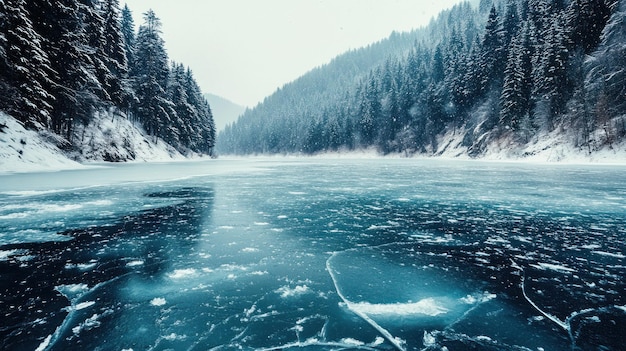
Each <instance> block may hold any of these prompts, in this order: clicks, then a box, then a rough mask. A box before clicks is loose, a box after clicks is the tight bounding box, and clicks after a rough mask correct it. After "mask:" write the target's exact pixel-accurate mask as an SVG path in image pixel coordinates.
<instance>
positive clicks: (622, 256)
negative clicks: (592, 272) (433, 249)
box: [591, 250, 626, 258]
mask: <svg viewBox="0 0 626 351" xmlns="http://www.w3.org/2000/svg"><path fill="white" fill-rule="evenodd" d="M591 252H592V253H594V254H596V255H601V256H608V257H613V258H626V255H624V254H621V253H613V252H606V251H597V250H596V251H591Z"/></svg>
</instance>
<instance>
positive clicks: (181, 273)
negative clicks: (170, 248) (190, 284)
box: [167, 268, 198, 279]
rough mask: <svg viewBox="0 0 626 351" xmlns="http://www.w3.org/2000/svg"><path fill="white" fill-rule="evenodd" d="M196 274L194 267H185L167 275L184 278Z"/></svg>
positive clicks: (173, 277)
mask: <svg viewBox="0 0 626 351" xmlns="http://www.w3.org/2000/svg"><path fill="white" fill-rule="evenodd" d="M197 274H198V271H196V270H195V269H194V268H186V269H176V270H174V272H172V273H169V274H168V275H167V276H168V277H170V278H171V279H186V278H190V277H194V276H196V275H197Z"/></svg>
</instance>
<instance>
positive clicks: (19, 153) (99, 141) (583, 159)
mask: <svg viewBox="0 0 626 351" xmlns="http://www.w3.org/2000/svg"><path fill="white" fill-rule="evenodd" d="M463 136H464V133H460V132H457V133H453V132H450V133H447V134H445V135H443V136H442V137H441V138H440V139H439V143H438V144H439V149H438V150H436V151H435V152H434V154H435V155H437V157H442V158H454V159H470V156H468V151H469V150H468V148H467V147H465V146H463V145H462V141H463ZM61 141H62V139H60V138H59V137H58V136H56V135H54V134H52V133H49V132H43V133H38V132H35V131H32V130H27V129H25V128H24V127H23V126H22V125H21V124H20V123H19V122H18V121H17V120H15V119H14V118H12V117H10V116H8V115H6V114H3V113H0V174H1V173H12V172H39V171H58V170H65V169H76V168H82V167H88V166H90V164H93V163H94V162H104V161H126V162H129V161H136V162H151V161H159V162H164V161H173V160H184V159H188V158H197V157H199V155H195V154H192V155H183V154H181V153H180V152H178V151H177V150H175V149H174V148H173V147H172V146H170V145H168V144H167V143H165V142H163V141H162V140H160V139H154V138H153V137H147V136H146V134H145V132H144V131H142V130H141V128H140V127H138V126H137V125H135V124H134V123H132V122H131V121H129V120H128V119H126V118H124V117H122V116H115V115H114V114H112V113H100V114H98V115H96V116H95V118H94V119H93V120H92V122H91V123H90V124H89V125H87V126H78V127H77V128H76V130H75V132H74V143H75V144H78V145H80V147H76V148H74V149H73V150H72V151H69V152H63V151H61V150H59V148H58V147H57V146H56V145H58V144H59V143H60V142H61ZM77 141H78V142H77ZM401 156H402V155H397V154H396V155H389V156H387V157H401ZM317 157H349V158H377V157H380V155H379V154H377V152H376V151H375V150H362V151H347V152H337V153H330V154H323V155H317ZM481 159H483V160H490V161H519V162H533V163H543V162H548V163H554V162H559V163H598V164H626V142H622V143H619V144H613V145H612V146H611V147H604V148H602V149H600V150H597V151H594V152H592V153H589V151H588V150H584V149H580V148H576V147H574V146H573V145H572V144H571V142H570V141H569V140H568V139H567V137H566V135H564V134H562V133H558V132H556V131H555V132H552V133H548V134H545V135H543V136H541V137H538V138H537V139H536V140H534V141H532V142H530V143H529V144H527V145H525V146H523V147H520V146H519V145H514V144H512V143H507V142H506V141H505V142H502V144H496V143H491V144H490V147H489V149H488V150H487V152H486V153H484V155H483V156H481ZM75 160H78V162H77V161H75Z"/></svg>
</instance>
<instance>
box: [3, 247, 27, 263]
mask: <svg viewBox="0 0 626 351" xmlns="http://www.w3.org/2000/svg"><path fill="white" fill-rule="evenodd" d="M27 253H28V251H26V250H19V249H14V250H0V261H8V260H9V257H13V256H20V255H25V254H27Z"/></svg>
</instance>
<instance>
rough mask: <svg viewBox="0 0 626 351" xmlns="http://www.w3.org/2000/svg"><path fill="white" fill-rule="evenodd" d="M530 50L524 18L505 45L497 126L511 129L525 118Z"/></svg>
mask: <svg viewBox="0 0 626 351" xmlns="http://www.w3.org/2000/svg"><path fill="white" fill-rule="evenodd" d="M532 50H533V48H532V46H531V41H530V35H529V23H528V22H527V21H524V22H523V24H522V26H521V27H520V28H519V29H518V31H517V34H516V35H515V36H514V37H513V39H512V40H511V44H510V46H509V55H508V59H507V64H506V69H505V71H504V83H503V88H502V95H501V97H500V126H502V127H504V128H507V129H508V128H510V129H512V130H513V131H517V130H518V129H519V128H520V122H521V121H522V119H524V118H529V108H530V93H531V87H532V80H531V74H532V66H531V56H532Z"/></svg>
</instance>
